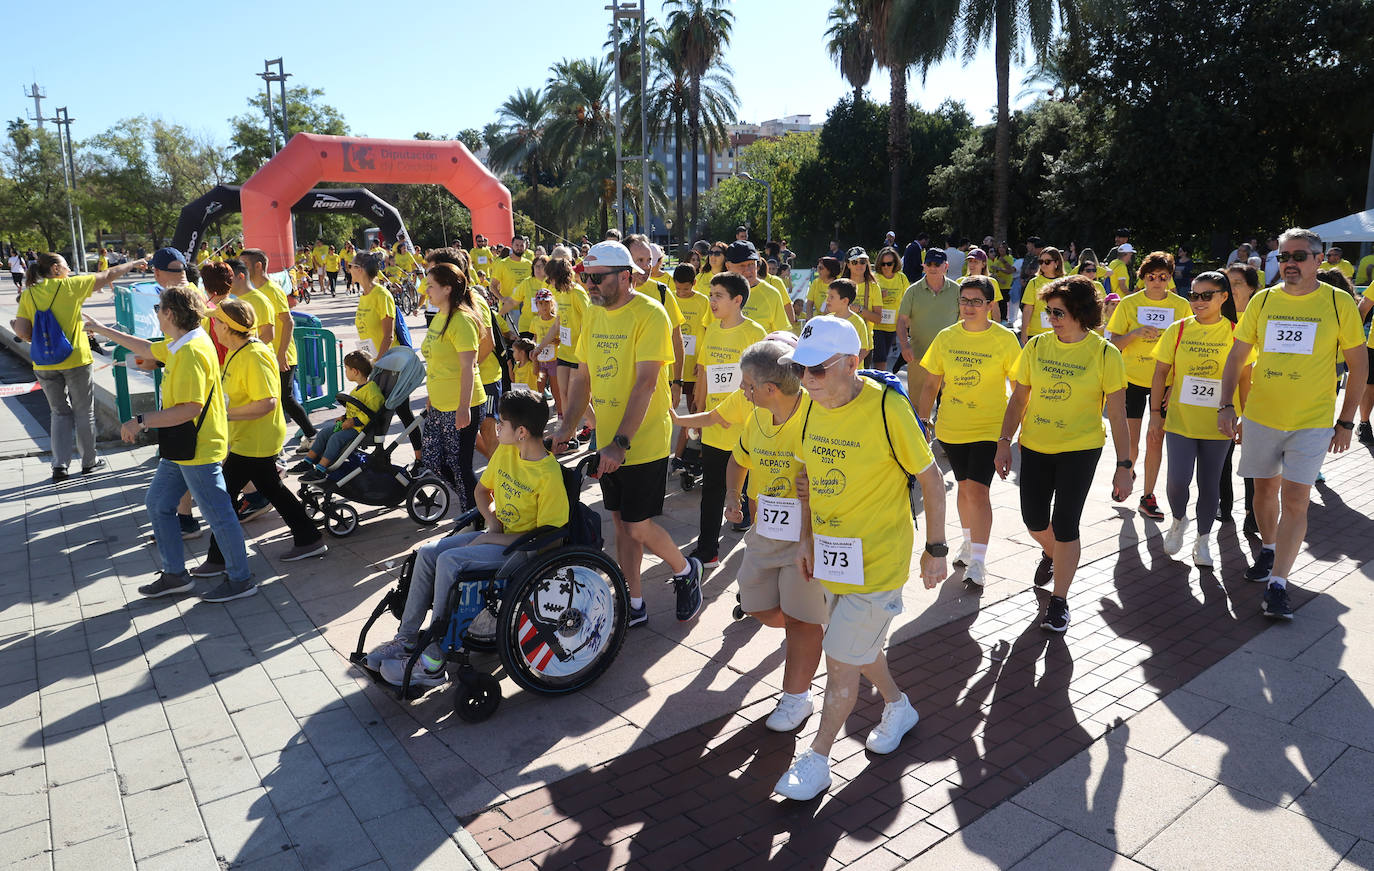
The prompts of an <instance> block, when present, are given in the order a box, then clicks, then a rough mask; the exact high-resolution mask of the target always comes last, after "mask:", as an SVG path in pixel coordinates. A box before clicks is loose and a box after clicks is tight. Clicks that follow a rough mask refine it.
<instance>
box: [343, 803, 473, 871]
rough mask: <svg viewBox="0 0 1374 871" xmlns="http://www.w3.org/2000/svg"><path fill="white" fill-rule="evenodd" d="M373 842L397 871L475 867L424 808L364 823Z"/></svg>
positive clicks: (405, 809) (400, 811) (463, 869)
mask: <svg viewBox="0 0 1374 871" xmlns="http://www.w3.org/2000/svg"><path fill="white" fill-rule="evenodd" d="M363 828H364V829H366V830H367V833H368V835H369V836H370V837H371V838H372V842H373V843H374V844H376V845H377V849H379V850H380V851H381V853H382V855H383V856H385V857H386V861H387V863H388V864H389V865H390V866H391V867H393V868H414V869H422V868H423V869H434V871H440V869H453V871H467V869H471V868H472V863H471V862H469V861H468V858H467V856H465V855H464V854H463V851H462V850H460V849H459V848H458V845H457V844H455V843H454V842H453V840H452V838H450V837H449V831H448V830H446V829H445V828H444V827H443V826H441V825H440V824H439V822H438V821H437V820H435V818H434V815H433V814H431V813H430V812H429V811H428V810H426V809H424V808H422V807H410V808H402V809H400V810H396V811H392V812H391V813H389V814H387V815H385V816H381V817H378V818H376V819H373V820H368V821H367V822H364V823H363Z"/></svg>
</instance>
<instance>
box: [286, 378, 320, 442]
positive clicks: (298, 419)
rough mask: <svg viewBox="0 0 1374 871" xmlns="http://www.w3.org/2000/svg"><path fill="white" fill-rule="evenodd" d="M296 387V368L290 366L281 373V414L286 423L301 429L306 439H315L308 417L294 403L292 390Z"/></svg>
mask: <svg viewBox="0 0 1374 871" xmlns="http://www.w3.org/2000/svg"><path fill="white" fill-rule="evenodd" d="M295 386H296V367H295V366H292V367H290V368H289V369H287V370H286V371H285V372H283V373H281V413H282V414H283V415H284V416H285V417H286V419H287V420H288V421H290V422H291V423H294V424H295V425H296V426H298V427H300V428H301V432H303V433H305V434H306V436H307V437H308V438H312V439H313V438H314V437H315V432H316V430H315V425H314V424H313V423H311V422H310V415H308V414H306V413H305V409H304V408H302V407H301V404H300V403H299V402H297V401H296V393H295V390H294V389H293V388H294V387H295Z"/></svg>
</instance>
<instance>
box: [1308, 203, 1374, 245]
mask: <svg viewBox="0 0 1374 871" xmlns="http://www.w3.org/2000/svg"><path fill="white" fill-rule="evenodd" d="M1311 230H1312V232H1313V233H1316V234H1317V235H1318V236H1321V237H1322V242H1324V243H1326V244H1327V245H1337V244H1341V243H1345V242H1374V209H1370V210H1369V211H1366V212H1356V213H1355V214H1353V215H1346V216H1345V217H1344V218H1338V219H1337V220H1335V221H1328V222H1326V223H1325V224H1318V225H1317V226H1315V227H1312V228H1311Z"/></svg>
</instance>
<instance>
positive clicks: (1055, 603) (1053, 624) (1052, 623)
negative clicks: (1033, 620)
mask: <svg viewBox="0 0 1374 871" xmlns="http://www.w3.org/2000/svg"><path fill="white" fill-rule="evenodd" d="M1040 628H1041V629H1048V630H1050V631H1051V632H1063V631H1064V630H1066V629H1068V628H1069V603H1068V602H1067V601H1065V600H1064V597H1063V596H1050V603H1049V605H1047V606H1046V607H1045V617H1044V619H1043V620H1041V621H1040Z"/></svg>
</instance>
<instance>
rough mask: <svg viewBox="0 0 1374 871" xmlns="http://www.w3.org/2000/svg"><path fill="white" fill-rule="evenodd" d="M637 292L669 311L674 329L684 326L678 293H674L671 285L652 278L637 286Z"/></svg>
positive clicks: (669, 319)
mask: <svg viewBox="0 0 1374 871" xmlns="http://www.w3.org/2000/svg"><path fill="white" fill-rule="evenodd" d="M660 291H661V292H660ZM635 293H637V294H639V295H640V296H642V297H644V298H646V299H651V300H653V301H654V302H656V303H658V304H659V305H661V306H663V310H664V311H666V312H667V313H668V323H669V324H672V326H673V329H677V328H678V327H681V326H682V308H681V306H679V305H678V304H677V294H675V293H673V289H672V288H671V287H669V286H668V285H666V284H664V283H663V282H661V281H655V280H653V279H652V278H651V279H649V280H648V281H646V282H644V283H643V284H641V285H640V286H639V287H636V288H635Z"/></svg>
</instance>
